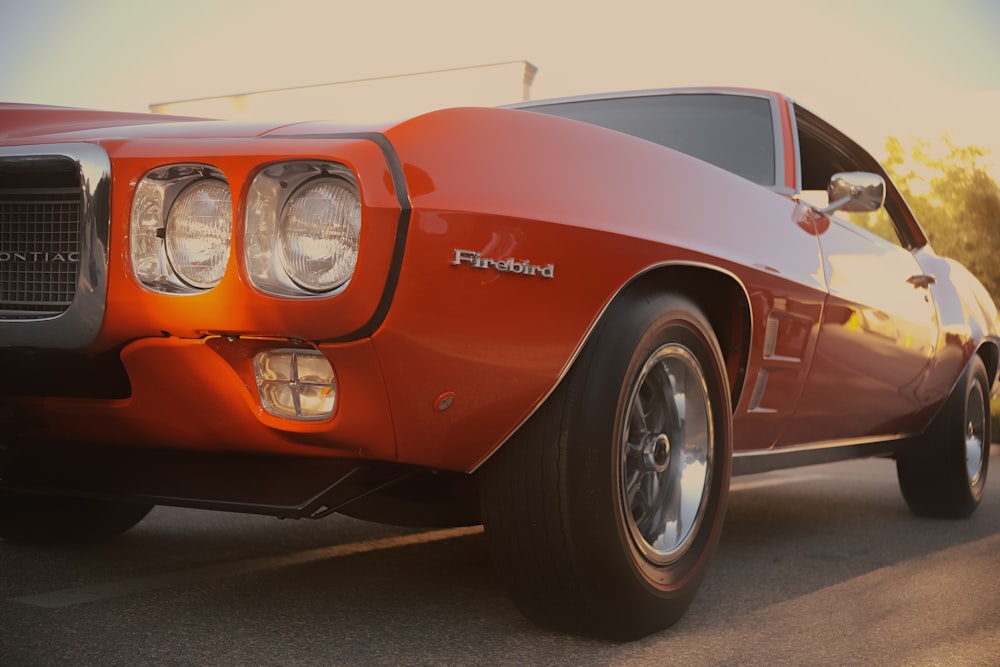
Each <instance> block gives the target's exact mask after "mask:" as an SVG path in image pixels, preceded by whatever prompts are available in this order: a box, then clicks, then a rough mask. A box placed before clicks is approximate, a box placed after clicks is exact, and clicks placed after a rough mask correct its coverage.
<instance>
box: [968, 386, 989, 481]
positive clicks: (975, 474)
mask: <svg viewBox="0 0 1000 667" xmlns="http://www.w3.org/2000/svg"><path fill="white" fill-rule="evenodd" d="M985 432H986V401H985V399H984V398H983V393H982V392H981V391H980V390H979V385H975V386H973V387H972V390H971V391H970V392H969V397H968V399H967V403H966V406H965V471H966V473H967V474H968V476H969V484H971V485H972V486H976V485H977V484H978V483H979V477H980V475H982V472H983V457H984V456H985V454H986V451H985V448H986V444H985V443H984V440H985Z"/></svg>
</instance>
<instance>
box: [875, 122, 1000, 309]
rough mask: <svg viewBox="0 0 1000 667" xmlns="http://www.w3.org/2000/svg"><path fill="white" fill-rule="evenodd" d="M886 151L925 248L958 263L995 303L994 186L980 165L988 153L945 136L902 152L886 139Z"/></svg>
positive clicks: (998, 231)
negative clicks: (927, 242)
mask: <svg viewBox="0 0 1000 667" xmlns="http://www.w3.org/2000/svg"><path fill="white" fill-rule="evenodd" d="M935 149H937V150H935ZM886 151H887V153H888V157H887V158H886V159H885V161H884V162H883V164H884V166H885V168H886V171H887V172H888V173H889V176H890V177H891V178H892V180H893V182H894V183H895V184H896V186H897V187H898V188H899V190H900V192H901V193H902V195H903V197H904V198H905V199H906V201H907V203H908V204H909V205H910V208H911V209H912V211H913V213H914V215H915V216H916V217H917V220H919V221H920V225H921V226H922V227H923V228H924V231H925V232H927V235H928V236H929V237H930V241H931V246H932V247H933V248H934V250H935V251H936V252H937V253H939V254H941V255H946V256H948V257H951V258H953V259H956V260H958V261H959V262H961V263H962V264H964V265H965V266H966V268H968V269H969V270H970V271H971V272H972V273H973V274H974V275H975V276H976V277H978V278H979V279H980V280H981V281H982V283H983V284H984V285H985V286H986V289H988V290H989V292H990V294H992V295H993V299H994V301H998V303H1000V300H998V299H1000V261H998V260H1000V256H998V255H1000V185H998V184H997V182H996V181H995V180H994V179H993V178H992V177H991V176H990V175H989V173H988V172H987V171H986V169H985V167H983V165H982V160H983V158H984V157H986V155H987V154H988V150H987V149H984V148H981V147H979V146H956V145H955V144H953V143H952V142H951V140H950V139H949V138H948V137H947V136H945V137H942V139H941V141H940V142H937V143H934V144H932V143H931V142H927V141H915V142H914V143H913V145H911V146H910V147H908V148H907V147H904V146H903V144H902V142H900V141H899V139H897V138H895V137H890V138H889V139H888V141H886Z"/></svg>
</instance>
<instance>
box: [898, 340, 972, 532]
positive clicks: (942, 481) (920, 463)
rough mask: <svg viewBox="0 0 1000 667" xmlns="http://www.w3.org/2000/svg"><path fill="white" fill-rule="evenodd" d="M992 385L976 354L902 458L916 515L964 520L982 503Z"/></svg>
mask: <svg viewBox="0 0 1000 667" xmlns="http://www.w3.org/2000/svg"><path fill="white" fill-rule="evenodd" d="M989 386H990V383H989V378H988V377H987V374H986V367H985V366H984V365H983V362H982V359H980V358H979V357H978V356H974V357H973V358H972V361H970V362H969V365H968V367H967V368H966V369H965V373H964V374H963V375H962V377H961V379H960V380H959V382H958V384H957V385H956V387H955V389H954V391H953V392H952V395H951V396H950V397H949V399H948V401H947V403H945V406H944V408H942V411H941V414H940V415H938V417H937V418H936V419H935V421H934V423H933V424H932V425H931V427H930V429H928V431H927V433H926V434H924V435H923V436H922V437H921V438H920V440H918V441H917V442H916V443H914V444H913V446H912V447H910V448H908V449H907V450H906V451H904V452H902V453H901V454H899V455H898V456H897V458H896V472H897V474H898V477H899V487H900V489H901V490H902V492H903V497H904V498H905V499H906V504H907V505H909V507H910V510H912V511H913V513H914V514H917V515H919V516H926V517H934V518H949V519H962V518H965V517H968V516H970V515H971V514H972V513H973V512H974V511H975V510H976V507H978V506H979V502H980V501H981V500H982V498H983V491H984V489H985V488H986V473H987V471H988V470H989V462H990V459H989V453H990V449H989V448H990V410H989V405H990V403H989Z"/></svg>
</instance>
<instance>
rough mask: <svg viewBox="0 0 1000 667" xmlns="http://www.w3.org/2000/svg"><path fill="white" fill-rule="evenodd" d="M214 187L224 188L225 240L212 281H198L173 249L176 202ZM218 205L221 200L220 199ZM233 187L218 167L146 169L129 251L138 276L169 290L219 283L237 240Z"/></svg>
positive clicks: (134, 207) (131, 221) (198, 290)
mask: <svg viewBox="0 0 1000 667" xmlns="http://www.w3.org/2000/svg"><path fill="white" fill-rule="evenodd" d="M204 185H208V186H209V187H219V186H221V187H223V188H224V190H225V193H226V197H225V199H224V201H222V203H223V204H224V206H223V209H224V210H223V211H222V213H223V214H222V215H219V216H217V217H216V218H215V222H219V221H220V220H221V226H222V228H223V229H222V233H221V234H218V235H217V236H218V237H219V238H220V239H222V242H223V243H224V244H225V248H224V249H223V251H222V252H221V253H220V254H219V255H218V256H217V257H216V259H215V261H214V263H213V265H212V266H213V268H214V269H215V271H214V275H213V278H212V279H211V280H207V281H206V280H198V279H193V278H192V276H191V275H186V273H185V271H184V270H183V269H180V270H178V267H177V266H176V262H175V260H176V258H175V257H172V256H171V251H170V249H169V248H168V246H169V243H168V236H169V235H170V234H171V229H170V227H171V220H172V216H173V214H174V212H175V209H174V206H175V204H177V202H178V201H179V200H181V201H184V200H183V199H182V198H183V197H186V196H189V195H190V194H191V193H192V192H193V191H194V190H192V188H199V187H201V186H204ZM216 203H217V204H218V203H219V201H218V200H217V201H216ZM233 208H234V207H233V198H232V189H231V188H230V186H229V181H228V179H227V178H226V177H225V174H223V173H222V171H221V170H219V169H217V168H216V167H212V166H210V165H206V164H199V163H181V164H171V165H164V166H161V167H157V168H155V169H152V170H150V171H148V172H146V173H145V174H144V175H143V176H142V178H141V179H140V180H139V183H138V184H137V185H136V189H135V192H134V194H133V197H132V208H131V212H130V215H129V255H130V264H131V268H132V274H133V275H134V276H135V278H136V279H137V280H138V281H139V283H140V284H142V285H143V286H144V287H145V288H147V289H150V290H152V291H155V292H162V293H168V294H200V293H203V292H205V291H208V290H210V289H213V288H214V287H216V286H217V285H218V284H219V283H220V282H221V281H222V279H223V278H224V277H225V274H226V270H227V267H228V265H229V260H230V257H231V254H232V241H233ZM209 224H210V225H211V224H212V223H209Z"/></svg>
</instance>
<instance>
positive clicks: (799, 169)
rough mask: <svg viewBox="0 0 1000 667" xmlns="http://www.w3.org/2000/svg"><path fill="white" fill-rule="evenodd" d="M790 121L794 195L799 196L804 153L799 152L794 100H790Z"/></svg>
mask: <svg viewBox="0 0 1000 667" xmlns="http://www.w3.org/2000/svg"><path fill="white" fill-rule="evenodd" d="M788 120H789V122H791V124H792V141H793V142H794V144H793V146H792V148H793V149H794V150H795V192H793V193H792V194H795V195H797V194H800V193H801V192H802V153H801V152H800V150H799V121H798V119H797V118H796V117H795V101H794V100H792V99H789V100H788Z"/></svg>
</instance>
